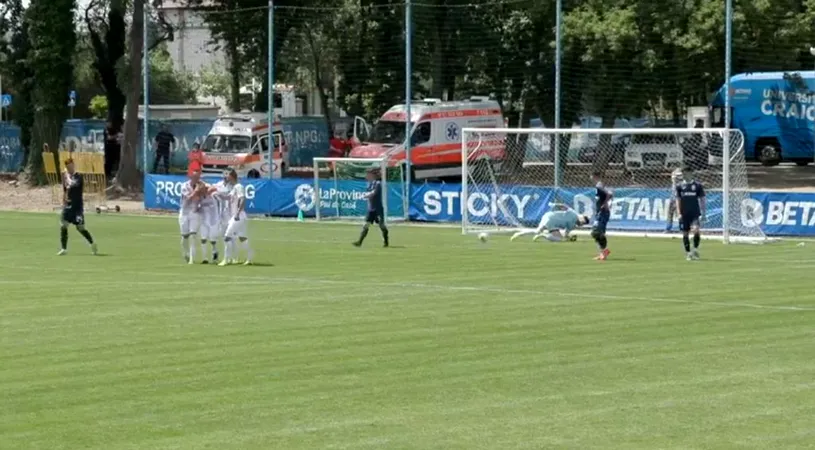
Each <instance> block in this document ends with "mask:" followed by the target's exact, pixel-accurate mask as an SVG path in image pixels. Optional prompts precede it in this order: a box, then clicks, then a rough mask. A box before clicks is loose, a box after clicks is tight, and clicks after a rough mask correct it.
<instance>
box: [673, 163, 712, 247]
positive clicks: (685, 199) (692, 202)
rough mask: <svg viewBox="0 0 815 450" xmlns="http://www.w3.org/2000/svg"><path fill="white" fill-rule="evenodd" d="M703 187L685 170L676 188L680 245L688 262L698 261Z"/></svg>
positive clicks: (702, 216)
mask: <svg viewBox="0 0 815 450" xmlns="http://www.w3.org/2000/svg"><path fill="white" fill-rule="evenodd" d="M706 206H707V205H706V204H705V187H704V186H702V183H700V182H698V181H696V180H695V179H694V177H693V172H692V171H691V170H690V169H687V168H686V169H685V170H684V171H683V172H682V182H681V183H679V184H678V185H677V186H676V210H677V211H678V212H679V230H680V231H682V244H683V245H684V246H685V253H686V254H687V255H688V256H687V259H688V261H692V260H695V259H699V242H700V241H701V234H700V233H699V228H700V223H704V221H705V208H706ZM691 231H693V249H691V246H690V244H691V243H690V237H689V235H690V232H691Z"/></svg>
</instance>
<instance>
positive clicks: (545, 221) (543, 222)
mask: <svg viewBox="0 0 815 450" xmlns="http://www.w3.org/2000/svg"><path fill="white" fill-rule="evenodd" d="M553 214H554V213H553V212H552V211H549V212H548V213H546V214H544V215H543V217H541V221H540V223H539V224H538V228H546V229H549V220H550V219H551V218H552V215H553Z"/></svg>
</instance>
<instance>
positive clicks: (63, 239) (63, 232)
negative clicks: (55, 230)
mask: <svg viewBox="0 0 815 450" xmlns="http://www.w3.org/2000/svg"><path fill="white" fill-rule="evenodd" d="M59 243H60V245H61V248H62V249H63V250H67V249H68V229H67V228H65V227H62V228H60V229H59Z"/></svg>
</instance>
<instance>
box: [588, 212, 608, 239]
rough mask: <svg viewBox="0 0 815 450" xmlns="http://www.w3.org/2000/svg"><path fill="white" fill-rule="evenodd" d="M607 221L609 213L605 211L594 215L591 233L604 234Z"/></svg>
mask: <svg viewBox="0 0 815 450" xmlns="http://www.w3.org/2000/svg"><path fill="white" fill-rule="evenodd" d="M609 219H611V212H610V211H609V210H607V209H601V210H600V211H598V212H597V213H596V214H595V215H594V223H592V226H591V231H592V232H594V233H600V234H605V232H606V227H607V226H608V221H609Z"/></svg>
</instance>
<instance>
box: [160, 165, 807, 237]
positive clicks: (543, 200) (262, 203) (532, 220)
mask: <svg viewBox="0 0 815 450" xmlns="http://www.w3.org/2000/svg"><path fill="white" fill-rule="evenodd" d="M184 179H185V178H184V177H183V176H172V175H171V176H164V175H147V176H146V177H145V192H144V206H145V208H147V209H169V210H176V209H178V199H179V197H180V194H181V185H182V184H183V183H184ZM208 181H211V182H215V181H217V179H211V180H208ZM243 183H244V184H245V185H246V186H247V189H246V194H247V200H249V201H248V203H247V209H248V212H249V213H251V214H269V215H273V216H282V217H294V216H296V215H297V213H298V212H299V211H302V212H303V214H304V215H305V216H307V217H314V216H315V214H316V211H317V208H320V214H321V215H322V216H324V217H336V216H346V217H360V216H362V215H364V213H365V211H366V208H367V202H366V200H365V199H364V197H363V193H364V192H365V187H366V184H365V182H364V181H338V182H336V183H335V182H333V181H329V180H325V182H324V184H321V185H320V194H319V202H317V201H315V196H314V185H313V181H311V180H308V181H307V180H301V179H291V178H284V179H278V180H244V181H243ZM614 195H615V198H614V201H613V203H612V207H611V223H610V224H609V229H610V230H617V231H650V232H655V231H661V230H663V229H664V228H665V225H666V221H667V219H668V208H669V204H670V202H671V201H672V197H671V193H670V192H669V191H668V190H667V189H665V190H658V189H618V190H616V191H614ZM735 195H737V194H734V197H733V198H731V201H732V202H733V204H734V205H736V204H738V205H740V208H734V211H733V216H731V217H730V229H731V230H732V231H733V233H734V234H740V233H739V231H740V230H745V231H748V230H750V229H753V228H754V227H755V226H759V227H760V228H761V229H762V230H763V231H764V233H765V234H766V235H768V236H815V193H780V192H751V193H750V194H749V196H748V197H744V198H738V197H735ZM554 203H563V204H566V205H568V206H570V207H572V208H574V209H575V210H576V211H577V212H578V213H580V214H586V215H592V214H593V212H594V190H593V189H592V188H577V189H557V190H555V189H551V188H545V187H534V186H502V187H501V188H500V192H496V191H493V190H490V189H486V190H485V189H482V190H479V191H471V192H470V193H469V197H468V201H467V205H466V206H467V210H468V213H469V217H470V221H471V222H472V223H475V224H485V225H491V224H493V223H495V222H496V221H497V222H498V223H501V224H504V225H511V226H514V225H521V226H526V227H533V226H535V225H537V222H538V221H539V220H540V217H541V216H542V215H543V214H544V213H545V212H547V211H549V210H550V209H551V207H552V204H554ZM403 205H404V203H403V196H402V191H401V186H398V185H395V184H389V185H388V209H389V212H390V214H389V215H390V216H391V217H403V216H404V208H403ZM721 205H722V195H721V193H720V192H708V193H707V221H706V222H705V228H708V229H721V228H722V207H721ZM408 212H409V218H410V219H411V220H416V221H426V222H460V221H461V185H459V184H424V185H418V184H417V185H414V186H413V187H412V198H411V199H410V202H409V211H408Z"/></svg>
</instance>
